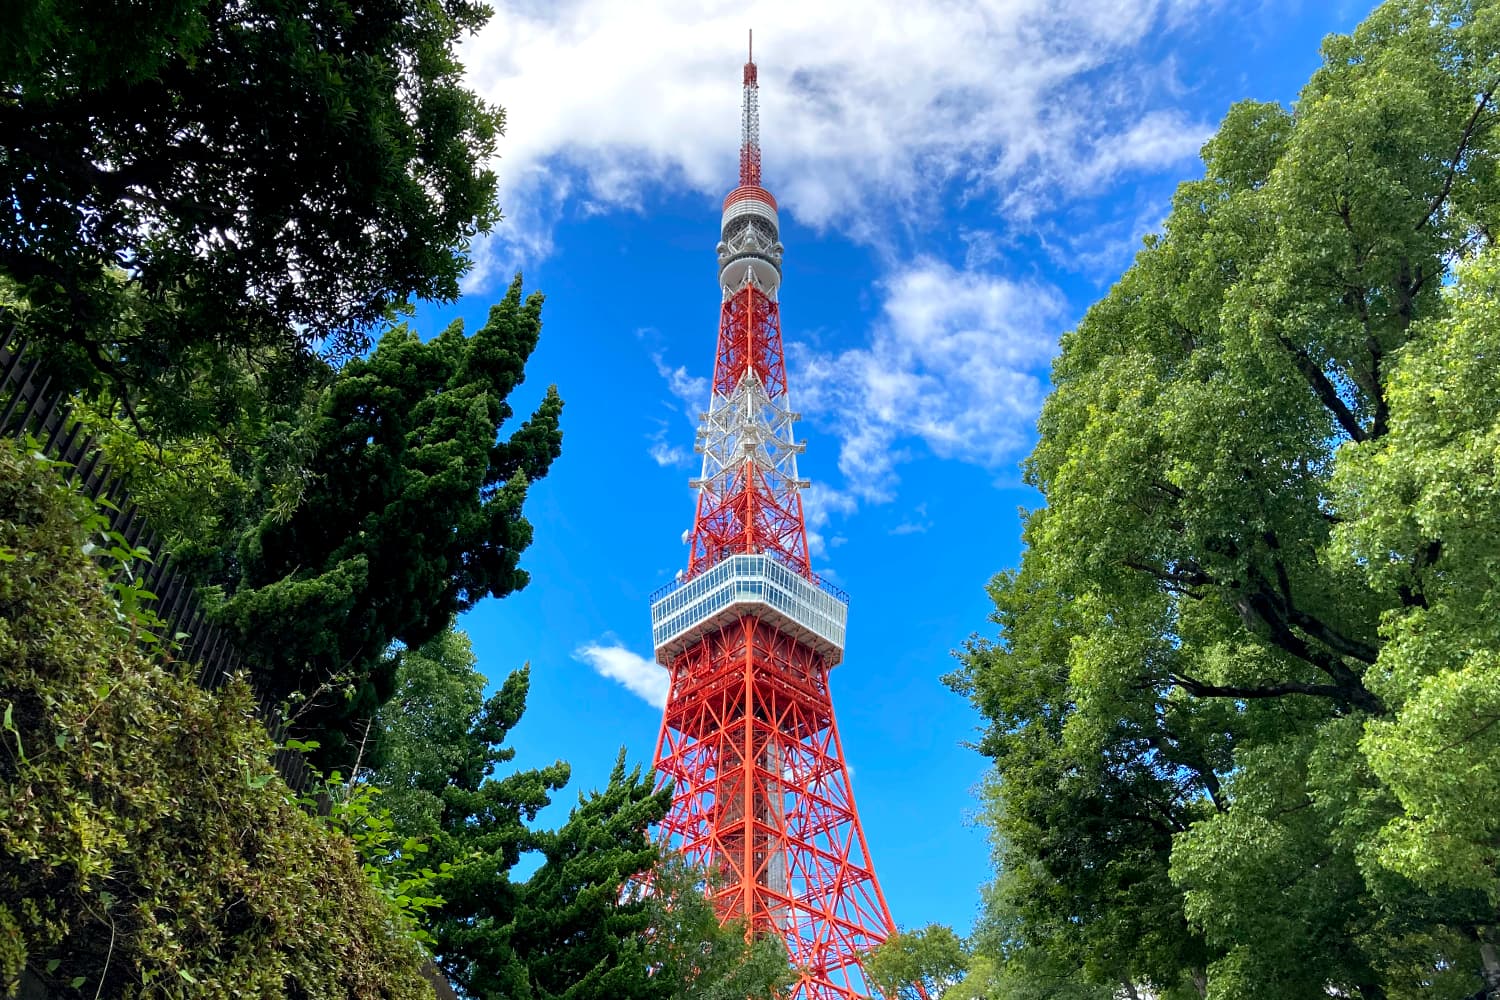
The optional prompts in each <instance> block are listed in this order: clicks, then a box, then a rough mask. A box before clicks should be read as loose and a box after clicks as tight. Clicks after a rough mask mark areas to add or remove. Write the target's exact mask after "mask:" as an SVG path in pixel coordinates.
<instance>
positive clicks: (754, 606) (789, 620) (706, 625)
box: [651, 555, 849, 667]
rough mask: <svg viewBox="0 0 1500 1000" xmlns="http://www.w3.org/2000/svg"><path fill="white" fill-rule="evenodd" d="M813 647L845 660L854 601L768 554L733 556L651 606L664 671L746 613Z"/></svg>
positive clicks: (828, 657)
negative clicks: (719, 629)
mask: <svg viewBox="0 0 1500 1000" xmlns="http://www.w3.org/2000/svg"><path fill="white" fill-rule="evenodd" d="M749 612H753V613H755V615H756V616H757V617H758V618H760V619H761V620H762V621H764V622H766V623H767V624H769V625H773V626H776V627H778V628H780V629H781V630H782V631H783V632H785V633H787V634H789V635H791V636H793V637H794V638H796V639H799V640H801V641H803V642H805V643H807V644H808V645H809V646H811V647H813V649H814V650H816V651H817V652H818V653H819V654H820V655H821V656H822V657H823V658H824V660H825V661H826V662H827V664H828V665H829V666H830V667H832V666H835V665H836V664H837V663H838V662H839V661H840V660H841V659H843V656H844V628H845V625H846V623H847V622H848V620H849V601H848V599H847V598H844V597H842V596H841V595H838V594H835V593H832V592H830V591H829V590H827V589H825V588H823V587H819V586H818V585H817V584H815V583H813V582H812V581H810V580H808V579H806V578H804V577H802V576H799V575H798V574H797V573H795V572H793V571H792V570H791V569H790V568H788V567H787V566H784V565H782V564H781V563H780V562H777V561H776V560H775V559H773V558H772V557H770V556H766V555H735V556H727V557H725V558H724V559H723V560H721V561H720V562H719V563H717V564H716V565H714V566H713V567H712V568H710V569H708V570H706V571H704V572H702V573H700V574H698V575H697V576H695V577H693V578H692V579H691V580H688V581H687V582H686V583H683V584H682V585H680V586H678V587H675V588H673V589H672V590H669V591H667V593H665V594H663V595H662V596H661V597H660V598H658V599H657V600H655V601H653V602H652V604H651V638H652V641H653V643H654V645H655V646H656V659H657V662H659V663H661V664H662V665H663V666H667V665H669V664H670V663H671V661H672V658H673V657H675V656H677V655H678V654H679V653H681V652H682V651H683V650H685V649H687V648H688V647H689V646H691V645H692V644H693V643H694V642H696V641H697V640H698V639H700V638H702V637H703V636H704V635H706V634H708V633H709V632H711V631H713V630H714V629H717V628H720V627H722V626H723V625H726V624H728V623H730V622H732V621H734V620H736V619H738V618H740V617H741V616H743V615H744V614H746V613H749Z"/></svg>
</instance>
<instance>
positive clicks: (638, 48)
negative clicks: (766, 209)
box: [463, 0, 1223, 270]
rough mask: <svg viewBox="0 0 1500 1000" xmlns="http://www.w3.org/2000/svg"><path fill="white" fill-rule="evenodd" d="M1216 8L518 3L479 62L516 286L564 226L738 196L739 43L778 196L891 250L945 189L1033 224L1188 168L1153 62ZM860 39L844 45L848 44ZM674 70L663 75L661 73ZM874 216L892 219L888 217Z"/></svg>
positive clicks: (1172, 0) (1118, 3) (594, 0)
mask: <svg viewBox="0 0 1500 1000" xmlns="http://www.w3.org/2000/svg"><path fill="white" fill-rule="evenodd" d="M1219 6H1223V5H1222V3H1221V0H1075V2H1071V3H1067V4H1058V3H1055V2H1054V0H959V2H956V3H948V4H941V5H929V4H911V3H907V2H905V0H824V2H821V3H815V4H809V3H804V2H800V0H749V2H748V3H739V4H717V5H704V4H702V3H701V2H699V0H655V2H647V0H643V2H640V3H633V4H620V3H615V2H613V0H557V2H553V3H535V2H532V0H512V2H509V3H507V2H502V3H499V4H497V5H496V7H497V11H496V15H495V17H494V18H493V19H492V20H491V22H490V24H489V25H488V26H487V27H486V28H485V30H484V31H483V32H482V33H481V34H480V35H479V36H478V37H476V38H474V39H472V40H470V41H469V42H467V43H466V44H465V46H464V51H463V59H464V63H465V65H466V66H467V67H468V78H469V82H470V83H471V85H473V86H474V87H475V88H476V89H478V90H479V92H480V93H482V94H483V95H484V96H486V97H487V98H489V99H490V100H493V101H495V102H497V103H499V104H501V105H503V106H504V107H505V108H506V112H507V128H508V134H507V136H506V138H505V140H504V141H503V143H502V145H501V149H500V153H501V157H502V158H501V159H500V160H499V162H498V163H497V164H496V169H497V171H498V175H499V177H500V184H501V199H502V203H503V205H504V207H505V210H506V212H507V215H508V221H507V222H506V223H505V224H504V225H502V227H501V228H500V231H499V236H498V241H499V242H503V243H506V244H509V245H510V249H509V250H508V251H502V250H497V249H493V248H490V249H484V248H482V249H481V252H480V260H481V266H482V267H489V269H491V270H500V269H501V267H502V264H503V265H504V266H509V264H510V263H512V262H513V261H515V260H516V259H519V258H522V257H525V256H527V255H536V254H545V253H547V252H548V251H549V249H550V236H549V235H548V233H549V231H550V227H551V226H552V225H553V224H554V223H555V221H556V220H557V219H558V218H559V217H561V215H562V214H563V213H565V212H567V211H569V210H575V211H578V212H581V213H595V212H601V211H626V212H629V211H637V210H639V209H640V208H641V206H642V205H643V204H644V192H645V191H648V190H650V189H651V188H652V187H654V186H657V185H662V184H665V185H668V186H670V187H673V188H675V189H678V190H694V191H700V192H703V193H704V194H707V195H712V194H718V193H722V190H723V189H724V187H725V185H726V183H727V182H728V180H729V179H730V178H731V177H732V175H733V171H734V157H735V155H736V153H737V150H738V147H739V141H738V135H737V134H736V133H737V129H738V115H737V113H736V112H737V109H738V103H739V80H738V74H737V72H736V67H737V65H738V63H739V61H740V60H741V59H743V55H742V52H743V48H742V46H743V40H744V26H745V25H746V24H757V25H773V26H774V28H771V29H768V30H767V31H765V32H764V33H763V34H762V36H761V38H760V39H758V41H760V43H761V44H760V47H759V50H758V51H759V52H760V53H761V54H762V58H761V60H760V62H761V82H762V111H763V119H764V123H765V135H766V144H765V145H766V165H767V177H768V180H769V181H770V182H771V184H772V186H773V188H774V189H775V191H776V194H777V196H778V199H779V200H780V201H781V203H782V205H783V206H784V208H785V209H786V210H788V211H790V212H791V213H792V214H793V215H795V216H796V217H797V218H798V219H800V220H801V221H802V222H804V223H807V224H809V225H812V226H814V227H832V228H836V229H838V230H840V231H841V232H843V233H844V234H846V235H849V236H853V237H855V238H857V239H862V240H865V241H867V242H870V243H877V244H878V243H880V242H881V241H882V240H883V239H885V238H887V237H888V236H889V235H890V234H891V233H894V232H898V231H900V230H901V229H902V228H904V227H918V228H920V227H922V226H924V225H932V224H933V221H934V218H935V217H934V216H933V214H932V213H931V211H930V210H931V208H932V206H933V205H934V204H935V203H936V200H937V199H938V198H940V197H942V195H943V189H944V188H945V187H946V186H949V185H955V186H958V187H960V188H962V189H963V191H964V193H965V195H966V197H968V198H970V199H971V200H974V201H977V202H978V203H980V204H985V203H988V205H989V206H990V207H991V209H992V210H993V211H994V213H995V214H996V216H997V217H998V218H999V220H1001V221H1002V222H1003V223H1015V222H1021V223H1024V222H1026V221H1027V220H1029V219H1032V218H1035V217H1036V216H1037V215H1038V213H1042V212H1046V211H1048V210H1049V209H1050V208H1054V207H1056V206H1058V205H1061V204H1066V203H1067V202H1069V201H1070V200H1072V199H1076V198H1080V197H1090V196H1092V195H1095V194H1097V193H1099V192H1100V191H1102V190H1104V189H1105V188H1107V187H1108V186H1109V185H1110V184H1111V183H1112V182H1114V181H1115V180H1117V179H1118V178H1119V177H1120V176H1122V175H1126V174H1130V173H1132V172H1138V171H1151V170H1159V169H1162V168H1164V167H1169V166H1173V165H1175V164H1176V163H1178V162H1179V161H1181V160H1182V159H1184V158H1186V157H1188V156H1190V155H1191V153H1192V151H1193V150H1194V149H1195V148H1196V143H1197V142H1198V141H1200V138H1201V135H1202V134H1203V132H1204V128H1203V126H1202V125H1201V123H1197V122H1194V121H1192V120H1191V119H1189V118H1187V117H1185V116H1184V115H1183V114H1182V113H1181V112H1180V111H1179V110H1176V102H1177V101H1178V99H1179V96H1178V95H1177V94H1175V93H1173V89H1172V87H1171V86H1170V84H1171V80H1172V77H1173V72H1172V69H1171V67H1169V66H1165V65H1159V64H1158V63H1159V62H1162V60H1158V61H1157V62H1153V57H1151V56H1149V55H1148V54H1147V51H1148V49H1150V48H1151V46H1149V45H1148V44H1146V43H1147V42H1148V41H1150V40H1153V39H1156V38H1159V37H1160V36H1162V35H1163V34H1170V33H1173V32H1185V31H1190V30H1192V24H1193V19H1194V16H1195V15H1197V14H1200V13H1202V12H1204V11H1207V10H1210V9H1212V8H1215V7H1219ZM855 23H857V24H859V25H860V27H861V30H859V31H857V32H855V31H850V30H848V27H849V25H850V24H855ZM664 54H667V55H664ZM877 206H878V209H877Z"/></svg>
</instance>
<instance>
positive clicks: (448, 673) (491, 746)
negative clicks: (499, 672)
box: [373, 632, 670, 1000]
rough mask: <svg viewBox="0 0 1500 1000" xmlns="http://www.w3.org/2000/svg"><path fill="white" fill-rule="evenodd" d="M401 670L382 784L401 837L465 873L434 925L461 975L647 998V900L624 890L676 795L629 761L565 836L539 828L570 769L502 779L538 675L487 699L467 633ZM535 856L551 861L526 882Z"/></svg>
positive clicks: (650, 854)
mask: <svg viewBox="0 0 1500 1000" xmlns="http://www.w3.org/2000/svg"><path fill="white" fill-rule="evenodd" d="M398 676H399V683H398V686H397V691H396V694H395V696H394V697H393V698H392V699H391V701H390V702H389V703H388V704H387V705H386V706H385V707H384V708H383V709H382V710H381V712H380V715H379V717H378V723H377V739H378V740H379V746H378V747H377V750H376V753H377V758H378V759H379V760H380V761H381V763H380V765H379V766H378V767H377V769H376V771H375V772H374V776H373V781H374V783H375V784H376V785H377V786H378V787H380V788H383V789H385V794H384V796H383V798H384V800H385V802H386V804H387V805H388V806H389V807H390V810H391V813H392V815H393V816H395V817H397V822H398V832H400V833H403V834H406V835H418V836H427V837H428V838H429V842H430V844H431V850H430V852H429V853H428V855H427V863H428V864H430V865H433V866H437V865H441V864H444V863H447V864H450V865H451V866H452V868H451V870H450V873H449V876H450V877H449V878H448V879H447V881H445V882H444V884H443V886H442V888H441V892H442V895H443V898H444V904H443V905H442V906H441V907H439V908H437V909H435V910H433V911H431V913H430V916H429V921H428V928H429V930H430V931H431V933H432V935H433V937H434V939H435V946H434V948H435V951H436V953H437V955H438V958H439V962H440V964H441V966H442V967H443V969H444V971H445V972H446V973H447V975H448V976H449V979H450V981H452V982H453V983H454V985H455V986H457V987H459V988H461V989H462V990H464V991H465V992H466V993H468V994H470V995H473V996H507V997H518V998H521V997H536V998H538V1000H540V998H550V997H569V998H584V997H604V996H620V997H629V996H640V995H645V993H644V992H643V991H645V990H646V989H647V985H646V976H647V965H646V963H645V961H644V959H643V958H642V954H641V948H642V944H641V941H640V932H641V931H642V930H643V929H644V928H645V926H646V921H647V915H646V911H645V905H644V904H643V903H642V902H640V901H636V902H626V901H624V900H623V898H622V896H621V891H622V889H623V888H624V887H625V884H626V883H627V881H629V880H631V879H633V878H636V877H638V876H640V875H641V874H643V873H644V872H646V871H648V870H649V869H650V868H651V866H652V865H653V864H654V863H655V861H656V849H655V847H654V845H653V844H652V843H651V841H650V839H649V837H648V833H647V831H648V828H649V827H650V826H651V825H652V824H653V823H655V822H658V821H659V820H660V819H661V817H662V816H664V815H665V814H666V808H667V805H668V804H669V803H670V797H669V793H666V792H661V793H653V792H652V790H651V784H650V781H649V779H647V778H643V777H642V775H641V774H640V772H639V771H635V772H630V773H627V772H626V770H625V766H624V762H623V759H622V760H621V761H620V762H619V763H618V764H617V765H616V767H615V769H614V772H613V774H612V775H611V777H610V782H609V785H608V786H607V787H606V788H605V790H604V791H603V792H600V793H593V794H591V795H587V796H580V799H579V804H578V806H577V807H576V808H575V809H574V810H573V811H572V814H571V815H570V817H569V819H568V821H567V822H566V823H565V824H564V825H563V826H562V828H561V829H559V830H556V831H541V830H533V829H532V828H531V827H530V826H529V825H528V824H530V822H531V821H532V820H534V819H535V818H536V814H537V812H538V811H539V810H540V809H542V808H543V807H544V806H546V805H547V804H548V803H549V802H550V801H551V793H552V792H554V791H556V790H557V789H559V788H561V787H563V785H564V784H566V783H567V780H568V776H569V768H568V766H567V765H566V764H564V763H562V762H558V763H556V764H553V765H551V766H550V767H546V768H541V769H537V770H523V771H514V772H512V773H509V774H504V775H501V774H499V773H497V772H496V771H495V768H496V767H497V765H502V764H505V763H508V762H509V761H510V760H511V759H512V758H513V757H514V756H515V752H514V750H512V749H510V748H509V747H506V746H504V745H503V744H504V741H505V739H506V737H507V735H508V734H509V732H510V730H511V729H512V728H513V727H514V726H515V725H516V723H517V722H519V721H520V718H521V713H522V712H523V710H524V709H525V703H526V689H527V684H528V671H527V670H525V669H522V670H519V671H517V672H515V673H513V674H511V675H510V676H509V677H508V678H507V679H506V680H505V683H504V684H502V685H501V686H500V688H499V690H497V691H495V692H494V693H493V694H491V695H490V696H489V697H488V698H486V697H484V695H483V690H484V684H485V680H484V676H483V675H482V674H480V673H479V672H478V671H477V670H476V669H475V668H474V657H473V654H472V652H471V651H470V649H469V644H468V640H467V638H466V637H464V636H463V635H462V634H460V633H454V632H447V633H444V634H441V635H440V636H439V637H437V638H436V639H434V640H432V641H429V642H428V643H427V645H425V646H423V647H421V648H419V649H416V650H412V651H408V652H406V653H404V654H402V656H401V658H400V668H399V672H398ZM529 852H538V853H539V854H540V857H541V859H542V863H541V865H540V867H539V868H538V869H537V870H536V871H535V872H533V873H532V875H531V877H530V878H528V879H526V880H524V881H513V880H512V879H511V870H512V869H513V868H514V867H515V866H516V864H517V863H518V862H519V861H520V860H521V857H522V855H523V854H526V853H529Z"/></svg>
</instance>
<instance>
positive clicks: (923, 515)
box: [886, 503, 932, 535]
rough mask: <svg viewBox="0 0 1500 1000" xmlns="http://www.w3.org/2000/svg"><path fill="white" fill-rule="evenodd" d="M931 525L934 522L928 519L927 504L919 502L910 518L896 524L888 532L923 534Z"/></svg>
mask: <svg viewBox="0 0 1500 1000" xmlns="http://www.w3.org/2000/svg"><path fill="white" fill-rule="evenodd" d="M930 527H932V522H931V521H929V520H927V505H926V504H925V503H919V504H917V506H916V508H915V509H914V510H913V511H912V512H911V517H910V518H908V519H907V520H905V521H902V522H901V523H900V524H898V525H896V526H895V527H894V528H892V529H890V530H889V531H888V532H886V534H888V535H923V534H926V533H927V529H928V528H930Z"/></svg>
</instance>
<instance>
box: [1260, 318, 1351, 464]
mask: <svg viewBox="0 0 1500 1000" xmlns="http://www.w3.org/2000/svg"><path fill="white" fill-rule="evenodd" d="M1275 336H1276V342H1277V343H1279V344H1280V345H1281V346H1282V347H1284V348H1286V350H1287V353H1289V354H1290V355H1291V356H1292V360H1293V361H1294V362H1295V363H1296V365H1297V370H1298V371H1299V372H1301V373H1302V377H1303V378H1305V379H1306V380H1307V384H1308V385H1310V386H1312V390H1313V392H1314V393H1316V394H1317V397H1318V401H1319V402H1321V403H1322V404H1323V405H1324V406H1325V407H1327V408H1328V410H1329V412H1331V413H1332V414H1333V416H1334V419H1335V420H1337V421H1338V423H1339V426H1340V427H1342V428H1343V429H1344V433H1345V434H1347V435H1349V437H1350V439H1351V440H1354V441H1364V440H1367V439H1368V438H1369V435H1368V434H1366V433H1365V429H1364V428H1363V427H1361V426H1360V425H1359V421H1358V420H1356V419H1355V417H1354V413H1353V412H1352V411H1351V410H1350V409H1349V407H1347V406H1345V405H1344V401H1343V400H1342V399H1339V393H1338V390H1337V389H1335V388H1334V387H1333V383H1332V382H1330V381H1328V376H1327V375H1324V374H1323V369H1322V368H1319V367H1318V364H1317V362H1315V361H1313V359H1312V358H1311V357H1309V356H1308V354H1307V352H1306V351H1304V350H1302V349H1301V348H1300V347H1297V346H1295V345H1293V344H1292V342H1291V341H1289V340H1287V339H1286V338H1285V337H1283V336H1282V335H1281V332H1280V331H1279V330H1278V331H1276V334H1275Z"/></svg>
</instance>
